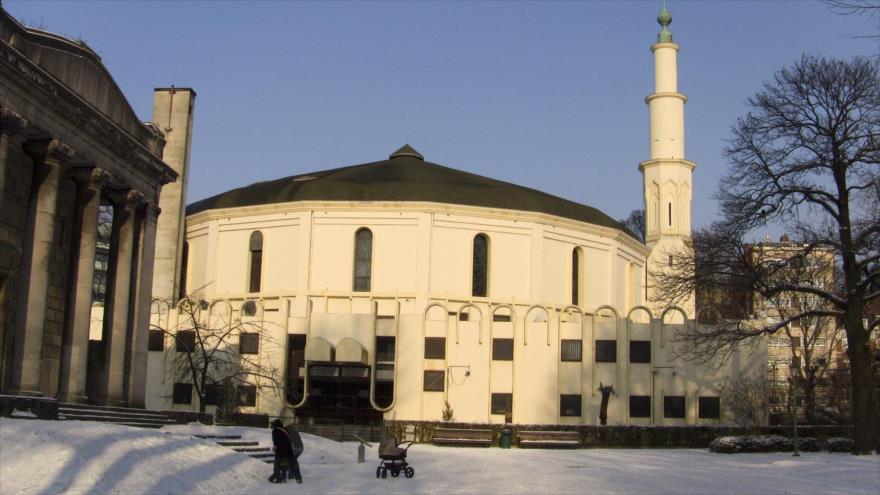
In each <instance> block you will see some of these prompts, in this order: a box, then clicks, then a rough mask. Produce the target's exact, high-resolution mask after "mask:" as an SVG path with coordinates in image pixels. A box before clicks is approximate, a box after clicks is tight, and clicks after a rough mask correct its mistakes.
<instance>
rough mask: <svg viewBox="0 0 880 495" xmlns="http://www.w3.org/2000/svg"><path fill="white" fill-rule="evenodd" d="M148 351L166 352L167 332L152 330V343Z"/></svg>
mask: <svg viewBox="0 0 880 495" xmlns="http://www.w3.org/2000/svg"><path fill="white" fill-rule="evenodd" d="M148 350H150V351H164V350H165V332H163V331H162V330H150V342H149V347H148Z"/></svg>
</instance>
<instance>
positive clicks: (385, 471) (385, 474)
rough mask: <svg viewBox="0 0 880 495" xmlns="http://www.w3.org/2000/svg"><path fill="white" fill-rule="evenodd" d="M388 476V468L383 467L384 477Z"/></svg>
mask: <svg viewBox="0 0 880 495" xmlns="http://www.w3.org/2000/svg"><path fill="white" fill-rule="evenodd" d="M387 477H388V470H387V469H385V468H382V479H385V478H387Z"/></svg>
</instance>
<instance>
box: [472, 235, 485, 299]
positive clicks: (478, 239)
mask: <svg viewBox="0 0 880 495" xmlns="http://www.w3.org/2000/svg"><path fill="white" fill-rule="evenodd" d="M471 280H472V284H471V295H472V296H477V297H486V295H487V294H488V292H489V291H488V289H489V238H488V237H487V236H486V234H477V235H476V236H475V237H474V260H473V277H472V278H471Z"/></svg>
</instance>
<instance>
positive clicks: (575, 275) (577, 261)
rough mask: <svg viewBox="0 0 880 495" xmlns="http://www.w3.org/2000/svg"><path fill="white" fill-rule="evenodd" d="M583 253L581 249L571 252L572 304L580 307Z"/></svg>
mask: <svg viewBox="0 0 880 495" xmlns="http://www.w3.org/2000/svg"><path fill="white" fill-rule="evenodd" d="M580 288H581V253H580V248H574V249H573V250H572V251H571V303H572V304H573V305H575V306H579V305H580Z"/></svg>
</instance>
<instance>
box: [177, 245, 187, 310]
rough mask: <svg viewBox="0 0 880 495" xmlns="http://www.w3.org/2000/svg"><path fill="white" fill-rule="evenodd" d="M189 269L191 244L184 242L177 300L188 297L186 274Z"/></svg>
mask: <svg viewBox="0 0 880 495" xmlns="http://www.w3.org/2000/svg"><path fill="white" fill-rule="evenodd" d="M188 269H189V242H186V241H184V243H183V250H182V252H181V253H180V280H178V282H177V298H178V299H183V298H185V297H186V272H187V270H188Z"/></svg>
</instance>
